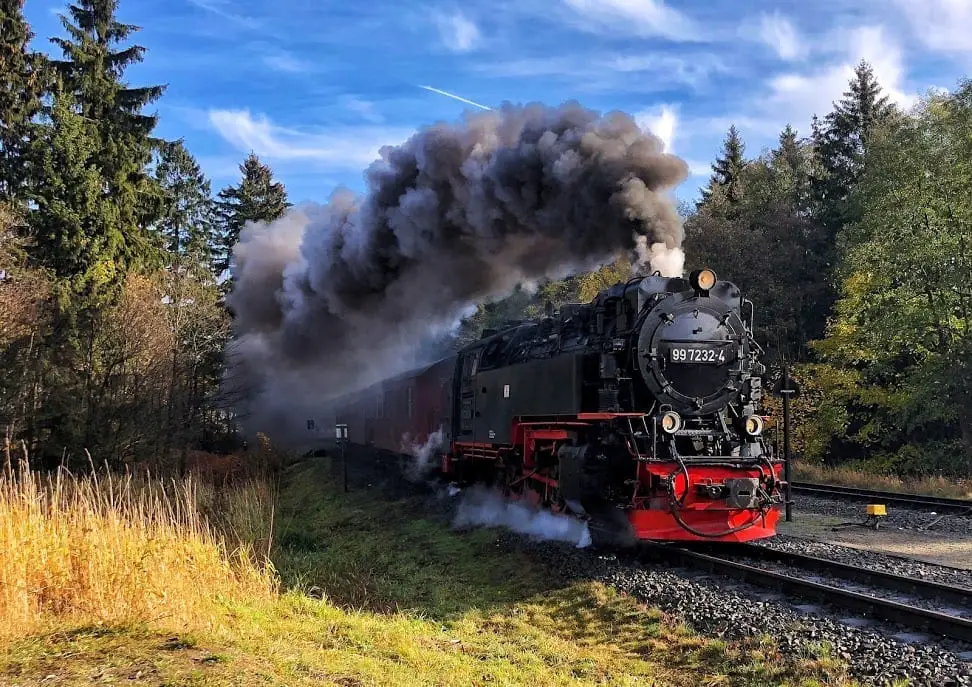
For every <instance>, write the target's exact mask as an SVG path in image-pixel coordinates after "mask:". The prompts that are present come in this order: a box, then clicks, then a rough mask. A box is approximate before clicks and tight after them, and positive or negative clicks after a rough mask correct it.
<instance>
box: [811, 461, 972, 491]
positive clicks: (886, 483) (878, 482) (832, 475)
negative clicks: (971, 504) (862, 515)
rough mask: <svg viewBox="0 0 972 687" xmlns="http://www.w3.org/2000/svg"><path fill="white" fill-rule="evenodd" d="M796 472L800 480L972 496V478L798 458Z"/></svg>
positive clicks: (885, 489)
mask: <svg viewBox="0 0 972 687" xmlns="http://www.w3.org/2000/svg"><path fill="white" fill-rule="evenodd" d="M793 475H794V479H795V480H797V481H800V482H817V483H820V484H837V485H840V486H845V487H858V488H860V489H878V490H881V491H898V492H902V493H905V494H926V495H928V496H941V497H943V498H953V499H972V478H970V479H955V478H948V477H940V476H929V477H898V476H897V475H884V474H879V473H874V472H868V471H866V470H862V469H860V468H857V467H853V466H836V467H827V466H824V465H819V464H813V463H803V462H800V461H794V463H793Z"/></svg>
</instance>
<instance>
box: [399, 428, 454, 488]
mask: <svg viewBox="0 0 972 687" xmlns="http://www.w3.org/2000/svg"><path fill="white" fill-rule="evenodd" d="M444 446H445V428H444V427H439V429H437V430H436V431H434V432H432V433H431V434H429V436H428V437H427V438H426V440H425V441H424V442H423V443H421V444H420V443H418V442H415V441H412V435H411V434H410V433H408V432H406V433H405V435H404V436H403V437H402V441H401V451H402V453H406V454H408V455H410V456H411V457H412V458H413V459H414V460H413V461H412V462H411V464H410V465H409V466H408V470H407V471H406V476H407V477H408V478H409V479H411V480H413V481H415V480H419V479H421V478H423V477H424V476H425V475H426V474H427V473H428V472H429V469H430V467H432V464H431V463H432V457H433V456H434V455H435V452H436V451H438V450H439V449H441V448H443V447H444Z"/></svg>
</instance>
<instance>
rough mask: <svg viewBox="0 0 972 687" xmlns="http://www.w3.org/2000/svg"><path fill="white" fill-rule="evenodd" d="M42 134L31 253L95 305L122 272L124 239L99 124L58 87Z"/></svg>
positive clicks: (36, 146) (36, 148)
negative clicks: (109, 190) (103, 164)
mask: <svg viewBox="0 0 972 687" xmlns="http://www.w3.org/2000/svg"><path fill="white" fill-rule="evenodd" d="M42 134H43V135H41V136H40V137H38V138H37V139H36V140H35V141H34V142H33V145H32V150H31V159H32V160H34V163H35V165H36V168H35V174H36V175H37V176H38V178H43V179H45V183H43V184H37V186H36V188H35V189H34V191H33V193H32V195H31V201H32V203H31V204H32V208H31V212H30V216H29V224H30V227H31V230H32V232H33V234H34V236H33V238H34V245H33V247H32V255H33V257H34V259H35V260H36V262H37V263H39V264H40V265H41V266H43V267H46V268H48V269H50V270H51V272H52V274H53V275H54V277H55V278H57V279H58V282H59V285H60V286H61V287H65V286H66V287H67V289H63V288H62V290H61V293H62V295H64V296H71V295H83V296H84V297H85V298H84V299H83V300H86V301H88V302H89V303H91V304H92V305H96V301H97V300H98V297H99V296H100V295H101V294H103V293H104V291H105V289H104V287H106V286H108V285H110V284H112V283H114V282H116V281H117V280H118V278H119V275H118V274H117V270H118V266H119V260H118V255H119V253H120V252H121V251H122V244H123V243H124V237H123V236H122V234H121V233H120V232H119V231H118V230H117V226H116V222H115V215H116V211H115V209H114V207H113V204H112V201H111V199H110V197H108V196H107V195H106V194H105V193H104V187H105V179H104V177H103V176H102V174H101V172H100V169H99V167H98V165H97V159H98V156H99V153H100V145H99V143H100V142H99V136H98V132H97V126H96V125H95V123H94V122H91V121H90V120H88V119H85V118H84V117H82V116H81V115H79V114H77V112H75V102H74V98H73V96H72V95H71V93H69V92H65V91H58V90H55V92H54V98H53V105H52V107H51V111H50V121H49V123H48V124H47V126H45V127H44V129H43V130H42Z"/></svg>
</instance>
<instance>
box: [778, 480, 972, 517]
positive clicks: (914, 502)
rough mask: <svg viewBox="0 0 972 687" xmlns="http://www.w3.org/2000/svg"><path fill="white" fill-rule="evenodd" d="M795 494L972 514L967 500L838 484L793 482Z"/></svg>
mask: <svg viewBox="0 0 972 687" xmlns="http://www.w3.org/2000/svg"><path fill="white" fill-rule="evenodd" d="M791 487H792V489H793V491H794V492H800V493H803V494H813V495H815V496H825V497H826V496H830V497H834V496H836V497H838V498H853V499H861V500H878V501H881V502H884V503H893V504H896V505H899V506H907V507H910V508H916V507H920V508H929V507H932V508H937V509H938V510H939V511H942V512H949V513H965V512H968V513H972V501H969V500H967V499H948V498H943V497H940V496H925V495H924V494H904V493H901V492H896V491H879V490H877V489H859V488H857V487H844V486H840V485H837V484H816V483H813V482H793V483H792V484H791Z"/></svg>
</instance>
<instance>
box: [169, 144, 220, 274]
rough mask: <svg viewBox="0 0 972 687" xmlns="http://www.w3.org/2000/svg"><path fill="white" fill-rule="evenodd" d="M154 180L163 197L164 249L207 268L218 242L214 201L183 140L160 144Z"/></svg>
mask: <svg viewBox="0 0 972 687" xmlns="http://www.w3.org/2000/svg"><path fill="white" fill-rule="evenodd" d="M155 180H156V182H157V183H158V184H159V186H160V188H161V189H162V193H163V199H162V208H161V213H160V214H161V217H160V220H159V225H158V229H159V231H160V233H161V236H162V240H163V242H164V244H165V249H166V250H167V251H168V253H169V254H170V255H171V256H172V257H171V258H170V259H173V260H175V259H178V260H179V261H180V262H181V263H183V264H187V265H189V266H190V267H191V268H192V269H196V268H199V267H205V268H208V266H209V265H210V263H211V260H212V253H213V249H214V242H215V231H216V216H215V211H216V207H215V203H214V202H213V199H212V197H211V190H210V184H209V180H208V179H207V178H206V176H205V174H203V172H202V169H200V167H199V163H198V162H196V159H195V158H194V157H193V156H192V154H191V153H190V152H189V151H188V150H187V149H186V147H185V145H183V143H182V141H175V142H172V143H166V144H164V145H163V146H162V147H161V150H160V154H159V160H158V164H157V165H156V168H155Z"/></svg>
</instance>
